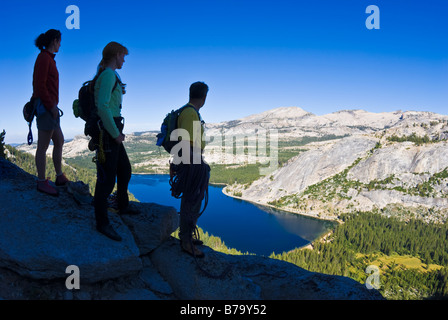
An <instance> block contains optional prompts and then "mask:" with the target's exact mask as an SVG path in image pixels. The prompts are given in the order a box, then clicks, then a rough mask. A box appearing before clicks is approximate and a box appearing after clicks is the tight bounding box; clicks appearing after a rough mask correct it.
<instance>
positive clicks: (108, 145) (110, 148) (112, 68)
mask: <svg viewBox="0 0 448 320" xmlns="http://www.w3.org/2000/svg"><path fill="white" fill-rule="evenodd" d="M126 55H128V50H127V49H126V47H124V46H123V45H121V44H119V43H117V42H110V43H109V44H107V45H106V47H105V48H104V50H103V59H102V60H101V62H100V65H99V67H98V73H97V75H96V77H95V79H96V80H95V88H94V96H95V104H96V107H97V112H98V116H99V119H100V121H99V125H100V126H101V130H100V137H99V138H98V139H99V140H101V142H100V145H101V148H102V150H101V151H100V150H97V161H96V163H97V181H96V187H95V195H94V207H95V218H96V228H97V230H98V231H99V232H101V233H102V234H104V235H106V236H107V237H109V238H111V239H113V240H116V241H121V240H122V238H121V236H120V235H118V234H117V232H116V231H115V230H114V229H113V227H112V226H111V224H110V222H109V217H108V213H107V208H108V205H107V198H108V197H109V196H110V194H111V193H112V191H113V189H114V186H115V180H116V181H117V202H118V209H119V214H126V213H134V212H132V211H131V210H129V197H128V184H129V181H130V179H131V174H132V171H131V164H130V162H129V158H128V155H127V153H126V150H125V148H124V146H123V142H124V140H125V135H124V134H123V128H124V119H123V117H122V116H121V108H122V99H123V94H125V85H124V84H123V83H122V82H121V79H120V76H119V75H118V73H117V72H116V70H117V69H121V68H122V67H123V64H124V62H125V59H124V58H125V56H126ZM98 152H103V153H104V159H103V160H99V158H100V157H98Z"/></svg>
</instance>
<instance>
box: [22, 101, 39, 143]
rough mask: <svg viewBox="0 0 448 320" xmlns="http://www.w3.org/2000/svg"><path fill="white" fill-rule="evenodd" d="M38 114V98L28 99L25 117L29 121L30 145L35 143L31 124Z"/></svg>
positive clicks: (24, 112) (28, 138) (24, 111)
mask: <svg viewBox="0 0 448 320" xmlns="http://www.w3.org/2000/svg"><path fill="white" fill-rule="evenodd" d="M36 115H37V108H36V99H34V98H31V99H30V101H28V102H27V103H26V104H25V106H24V107H23V118H24V119H25V121H26V122H28V127H29V131H28V137H27V141H28V145H32V144H33V132H32V130H31V126H32V124H33V120H34V117H35V116H36Z"/></svg>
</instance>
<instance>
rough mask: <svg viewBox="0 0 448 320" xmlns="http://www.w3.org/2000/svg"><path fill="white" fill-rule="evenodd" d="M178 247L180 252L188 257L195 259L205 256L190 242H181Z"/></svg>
mask: <svg viewBox="0 0 448 320" xmlns="http://www.w3.org/2000/svg"><path fill="white" fill-rule="evenodd" d="M180 247H181V248H182V251H184V252H186V253H188V254H189V255H191V256H193V257H195V258H204V257H205V254H204V253H203V252H202V251H201V250H199V249H198V248H196V247H195V246H194V245H192V244H191V241H181V242H180Z"/></svg>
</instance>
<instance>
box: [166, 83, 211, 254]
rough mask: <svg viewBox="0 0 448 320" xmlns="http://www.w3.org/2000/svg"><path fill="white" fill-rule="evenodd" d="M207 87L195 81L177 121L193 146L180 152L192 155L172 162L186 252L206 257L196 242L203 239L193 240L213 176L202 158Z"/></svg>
mask: <svg viewBox="0 0 448 320" xmlns="http://www.w3.org/2000/svg"><path fill="white" fill-rule="evenodd" d="M208 90H209V88H208V86H207V85H206V84H205V83H203V82H195V83H193V84H192V85H191V86H190V100H189V102H188V103H187V104H186V105H185V106H184V107H183V108H182V109H183V110H182V112H181V113H180V114H179V117H178V120H177V125H178V128H179V129H183V130H186V132H188V135H187V136H188V137H189V144H188V145H185V144H184V145H185V146H186V148H188V147H189V148H190V149H189V150H185V149H181V152H185V151H189V156H188V157H185V155H183V156H184V157H182V155H181V157H182V160H181V161H180V163H179V164H177V165H176V164H174V163H171V165H170V173H171V179H170V184H171V186H172V192H173V195H174V196H175V197H180V195H181V194H182V196H181V197H182V200H181V205H180V222H179V238H180V242H181V247H182V250H184V251H185V252H187V253H189V254H190V255H193V256H195V257H198V258H200V257H204V253H203V252H202V251H201V250H199V249H198V248H197V247H196V246H195V245H200V244H202V241H200V240H199V239H193V235H194V233H196V228H197V227H196V224H197V220H198V218H199V217H200V215H201V212H200V211H201V206H202V200H203V199H204V197H205V196H206V194H207V193H208V191H207V190H208V182H209V178H210V167H209V165H208V164H207V163H206V162H205V161H204V159H203V157H202V154H203V151H204V148H205V141H204V139H203V134H204V122H203V121H202V118H201V115H200V113H199V109H201V108H202V107H203V106H204V104H205V100H206V98H207V93H208ZM177 156H179V155H176V154H175V155H174V157H175V158H176V157H177ZM188 160H189V161H188ZM198 160H199V161H198ZM175 162H176V163H178V162H179V161H178V160H175ZM185 162H186V163H185Z"/></svg>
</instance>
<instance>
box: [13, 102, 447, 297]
mask: <svg viewBox="0 0 448 320" xmlns="http://www.w3.org/2000/svg"><path fill="white" fill-rule="evenodd" d="M269 130H271V131H275V132H278V144H277V145H276V146H274V145H271V144H270V142H269V139H266V140H265V141H266V144H265V145H264V146H263V145H261V147H262V148H260V143H254V141H255V142H260V139H259V138H258V136H257V135H256V134H255V136H254V135H253V134H254V133H257V132H258V133H259V132H262V133H265V132H269ZM251 133H252V136H251ZM156 134H157V132H150V131H148V132H140V133H127V134H126V142H125V146H126V148H127V150H128V154H129V157H130V160H131V163H132V165H133V172H134V173H145V174H154V173H157V174H165V173H167V172H168V161H169V155H168V154H167V153H166V152H165V151H164V150H163V149H159V148H158V147H156V146H155V141H156V137H155V136H156ZM206 135H207V136H208V137H227V136H229V137H234V138H236V139H237V137H242V139H243V140H242V141H243V143H238V142H234V143H233V147H234V148H232V156H223V155H225V153H226V152H228V149H226V145H225V144H224V143H223V141H222V140H221V141H219V139H218V140H214V139H213V138H208V139H209V140H208V141H209V142H210V143H209V144H208V146H207V147H206V150H205V159H206V161H207V162H208V163H209V164H210V165H211V167H212V175H211V183H215V184H223V185H226V187H225V188H224V191H223V192H224V193H225V194H227V195H229V196H232V197H236V198H239V199H242V200H246V201H250V202H253V203H257V204H261V205H265V206H272V207H275V208H279V209H282V210H286V211H289V212H293V213H298V214H302V215H307V216H311V217H314V218H319V219H326V220H336V221H338V222H340V224H339V225H338V227H336V229H335V232H334V233H333V234H332V235H331V236H330V237H329V238H328V239H327V240H326V241H316V242H315V243H313V245H312V250H308V249H306V248H305V249H296V250H292V251H291V252H288V253H282V254H278V255H275V256H274V257H275V258H277V259H282V260H286V261H289V262H292V263H294V264H297V265H299V266H301V267H303V268H305V269H308V270H311V271H317V272H322V273H329V274H338V275H346V276H349V277H352V278H354V279H355V280H357V281H359V282H361V283H364V282H365V281H366V278H367V274H366V272H365V270H366V267H367V266H369V265H378V267H379V268H380V272H381V281H382V282H381V284H382V288H381V289H380V291H381V292H382V294H383V295H384V296H385V297H387V298H389V299H428V298H440V297H446V294H447V265H448V261H446V258H443V259H442V260H440V257H444V252H445V253H446V252H448V248H446V247H445V245H444V244H443V243H445V244H446V243H447V242H448V241H447V240H448V239H446V236H447V233H443V232H442V233H439V232H440V230H445V229H444V228H446V225H447V221H448V141H447V140H448V116H446V115H439V114H434V113H429V112H417V111H406V112H402V111H396V112H390V113H379V114H375V113H369V112H366V111H363V110H343V111H339V112H335V113H332V114H328V115H322V116H317V115H314V114H312V113H310V112H306V111H304V110H303V109H301V108H297V107H288V108H277V109H273V110H271V111H268V112H264V113H261V114H256V115H251V116H248V117H246V118H243V119H239V120H234V121H229V122H223V123H218V124H207V128H206ZM261 141H262V140H261ZM262 142H264V141H262ZM87 144H88V139H87V138H86V137H84V136H77V137H75V139H73V140H72V141H70V142H67V143H66V144H65V146H64V161H65V163H66V164H67V165H70V166H72V167H73V168H75V169H74V171H76V172H78V173H81V172H83V170H86V171H91V172H94V171H95V167H94V164H93V163H92V162H91V159H92V157H93V156H94V153H92V152H89V151H88V149H87ZM238 147H239V148H240V150H239V151H238V150H237V149H238ZM263 147H265V148H263ZM273 147H277V148H275V149H274V148H273ZM34 148H35V146H31V147H29V146H19V147H18V149H19V150H21V151H24V152H26V153H28V154H33V152H34ZM48 152H49V154H50V153H51V148H50V149H49V151H48ZM272 155H275V156H276V158H275V159H276V161H277V165H278V169H277V170H274V171H272V172H269V173H268V174H264V175H263V174H262V173H261V171H260V169H263V168H265V169H266V168H267V167H268V166H269V159H270V157H271V156H272ZM254 156H255V157H254ZM90 182H91V181H90ZM366 217H368V219H369V220H368V222H367V221H366V222H365V223H364V224H362V225H360V226H358V227H357V228H356V229H353V230H356V232H354V233H347V232H348V231H347V229H344V228H352V226H351V224H352V223H353V222H356V221H357V219H364V218H366ZM383 219H385V220H383ZM376 220H378V221H381V223H383V224H382V227H383V226H386V229H384V230H383V229H381V230H383V231H381V233H378V230H379V229H378V228H379V227H375V228H376V229H375V228H373V229H372V228H371V227H368V226H369V225H375V223H374V221H376ZM420 223H422V224H420ZM417 224H418V227H415V226H416V225H417ZM395 225H397V229H396V233H397V234H400V233H402V234H404V231H405V230H408V229H407V228H410V227H411V226H414V227H415V228H417V229H414V231H413V232H410V233H408V234H410V235H411V236H409V237H408V238H405V239H402V240H400V241H397V239H396V237H395V235H392V234H390V236H384V235H383V234H384V232H386V231H387V230H388V229H391V228H392V226H395ZM382 227H381V228H382ZM420 228H422V229H421V230H423V229H424V228H428V229H427V230H426V231H421V230H420ZM341 230H346V231H341ZM350 230H351V229H350ZM369 230H370V231H369ZM418 230H420V231H418ZM406 232H407V231H406ZM421 232H426V233H427V236H432V237H433V238H431V239H432V240H428V239H420V238H419V237H420V236H421ZM382 235H383V236H382ZM412 235H413V236H412ZM359 237H361V238H359ZM444 237H445V238H444ZM414 238H415V239H420V241H427V242H428V241H429V242H434V241H435V240H437V241H442V242H440V245H439V246H437V247H434V248H429V247H427V248H421V250H410V249H409V250H405V249H404V248H408V246H409V245H410V243H413V241H414V240H415V239H414ZM366 239H368V242H365V240H366ZM359 241H361V242H359ZM401 241H402V242H401ZM355 243H360V244H359V245H354V244H355ZM372 243H380V244H382V245H380V246H371V244H372ZM437 243H438V242H437ZM411 247H412V246H411Z"/></svg>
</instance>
